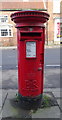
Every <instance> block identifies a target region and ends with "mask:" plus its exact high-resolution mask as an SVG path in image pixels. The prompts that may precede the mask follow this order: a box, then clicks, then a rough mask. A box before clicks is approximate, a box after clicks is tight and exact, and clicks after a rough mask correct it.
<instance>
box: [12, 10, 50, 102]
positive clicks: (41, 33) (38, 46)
mask: <svg viewBox="0 0 62 120" xmlns="http://www.w3.org/2000/svg"><path fill="white" fill-rule="evenodd" d="M11 20H12V21H14V22H15V23H16V28H17V41H18V44H17V45H18V92H19V95H20V96H21V98H23V99H24V98H25V100H26V99H27V100H36V99H37V100H38V99H39V98H41V97H42V93H43V72H44V43H45V26H44V23H45V22H47V20H49V14H47V13H45V12H41V11H30V10H29V11H28V10H27V11H20V12H16V13H13V14H12V15H11Z"/></svg>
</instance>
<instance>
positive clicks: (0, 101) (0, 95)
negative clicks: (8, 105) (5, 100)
mask: <svg viewBox="0 0 62 120" xmlns="http://www.w3.org/2000/svg"><path fill="white" fill-rule="evenodd" d="M0 107H2V90H0Z"/></svg>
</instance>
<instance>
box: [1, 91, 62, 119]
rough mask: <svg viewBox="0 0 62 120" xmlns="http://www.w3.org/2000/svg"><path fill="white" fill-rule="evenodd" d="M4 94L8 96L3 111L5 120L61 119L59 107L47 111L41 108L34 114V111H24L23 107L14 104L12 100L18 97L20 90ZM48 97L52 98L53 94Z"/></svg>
mask: <svg viewBox="0 0 62 120" xmlns="http://www.w3.org/2000/svg"><path fill="white" fill-rule="evenodd" d="M3 93H4V95H5V94H6V95H7V98H6V99H5V104H4V106H3V110H2V117H3V118H31V117H32V118H60V109H59V107H58V106H54V107H49V108H46V109H45V108H43V109H42V108H39V109H38V110H37V111H35V113H34V112H32V110H24V109H22V108H21V106H16V105H14V104H13V102H12V100H13V99H14V98H15V97H16V94H17V93H18V90H12V89H11V90H7V91H6V92H5V91H4V90H3ZM7 93H8V94H7ZM6 95H5V96H6ZM48 95H49V96H51V94H48Z"/></svg>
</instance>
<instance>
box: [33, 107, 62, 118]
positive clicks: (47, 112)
mask: <svg viewBox="0 0 62 120" xmlns="http://www.w3.org/2000/svg"><path fill="white" fill-rule="evenodd" d="M32 118H60V109H59V108H58V106H55V107H50V108H45V109H38V110H37V111H36V112H35V113H33V112H32Z"/></svg>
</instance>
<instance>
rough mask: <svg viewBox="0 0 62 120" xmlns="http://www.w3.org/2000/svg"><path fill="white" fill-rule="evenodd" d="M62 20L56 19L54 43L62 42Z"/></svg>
mask: <svg viewBox="0 0 62 120" xmlns="http://www.w3.org/2000/svg"><path fill="white" fill-rule="evenodd" d="M61 24H62V19H60V18H56V19H55V22H54V41H57V42H60V38H62V35H61V34H62V31H61V30H62V29H61V28H62V26H61Z"/></svg>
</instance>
